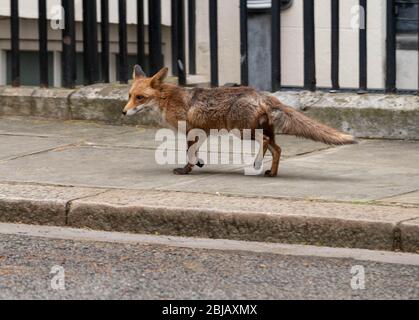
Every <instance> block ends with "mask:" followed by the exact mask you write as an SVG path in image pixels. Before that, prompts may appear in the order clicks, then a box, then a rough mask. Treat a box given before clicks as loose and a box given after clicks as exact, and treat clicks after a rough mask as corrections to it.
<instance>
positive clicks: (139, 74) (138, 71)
mask: <svg viewBox="0 0 419 320" xmlns="http://www.w3.org/2000/svg"><path fill="white" fill-rule="evenodd" d="M132 77H133V79H134V80H135V79H137V78H146V77H147V75H146V74H145V72H144V70H143V68H141V66H139V65H138V64H136V65H135V66H134V72H133V74H132Z"/></svg>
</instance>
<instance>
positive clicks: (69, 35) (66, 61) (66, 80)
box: [62, 0, 77, 88]
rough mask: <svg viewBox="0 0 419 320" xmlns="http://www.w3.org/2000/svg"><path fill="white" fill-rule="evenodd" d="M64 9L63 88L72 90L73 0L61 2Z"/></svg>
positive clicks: (73, 69) (73, 50)
mask: <svg viewBox="0 0 419 320" xmlns="http://www.w3.org/2000/svg"><path fill="white" fill-rule="evenodd" d="M62 6H63V9H64V21H65V23H64V24H65V26H64V30H63V33H62V38H63V40H62V41H63V57H62V69H63V72H62V74H63V86H64V87H65V88H74V84H75V80H76V78H77V70H76V28H75V21H74V0H62Z"/></svg>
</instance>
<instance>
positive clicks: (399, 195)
mask: <svg viewBox="0 0 419 320" xmlns="http://www.w3.org/2000/svg"><path fill="white" fill-rule="evenodd" d="M415 192H419V189H415V190H413V191H408V192H403V193H399V194H396V195H394V196H391V197H384V198H379V199H376V200H375V201H384V200H387V199H391V198H396V197H402V196H407V195H408V194H411V193H415ZM390 203H391V202H390ZM395 203H396V202H395Z"/></svg>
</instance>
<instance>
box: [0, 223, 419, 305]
mask: <svg viewBox="0 0 419 320" xmlns="http://www.w3.org/2000/svg"><path fill="white" fill-rule="evenodd" d="M54 266H59V267H63V268H64V269H63V270H64V275H65V278H64V279H65V290H54V289H53V287H52V286H51V283H52V282H54V281H53V280H54V276H55V275H56V274H54V273H51V270H52V268H53V267H54ZM360 267H361V268H363V269H364V271H365V289H364V290H354V289H353V288H352V285H351V284H353V282H352V281H353V277H354V276H355V275H356V274H353V273H351V271H353V270H354V269H353V268H355V270H359V269H356V268H360ZM54 283H55V282H54ZM0 299H82V300H85V299H87V300H90V299H187V300H188V299H196V300H198V299H256V300H258V299H270V300H276V299H345V300H358V299H415V300H417V299H419V256H418V255H415V254H404V253H403V254H402V253H391V252H379V251H368V250H359V249H332V248H319V247H310V246H295V245H282V244H260V243H249V242H238V241H231V240H208V239H195V238H176V237H162V236H143V235H133V234H123V233H113V232H98V231H90V230H77V229H69V228H58V227H38V226H26V225H11V224H0Z"/></svg>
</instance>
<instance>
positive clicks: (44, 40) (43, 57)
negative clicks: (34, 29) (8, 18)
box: [38, 0, 48, 88]
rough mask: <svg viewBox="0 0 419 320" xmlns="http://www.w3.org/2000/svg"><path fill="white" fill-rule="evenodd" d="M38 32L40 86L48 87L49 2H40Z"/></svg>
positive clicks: (43, 0)
mask: <svg viewBox="0 0 419 320" xmlns="http://www.w3.org/2000/svg"><path fill="white" fill-rule="evenodd" d="M38 14H39V15H38V32H39V84H40V86H41V87H42V88H47V87H48V29H47V1H46V0H38Z"/></svg>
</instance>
